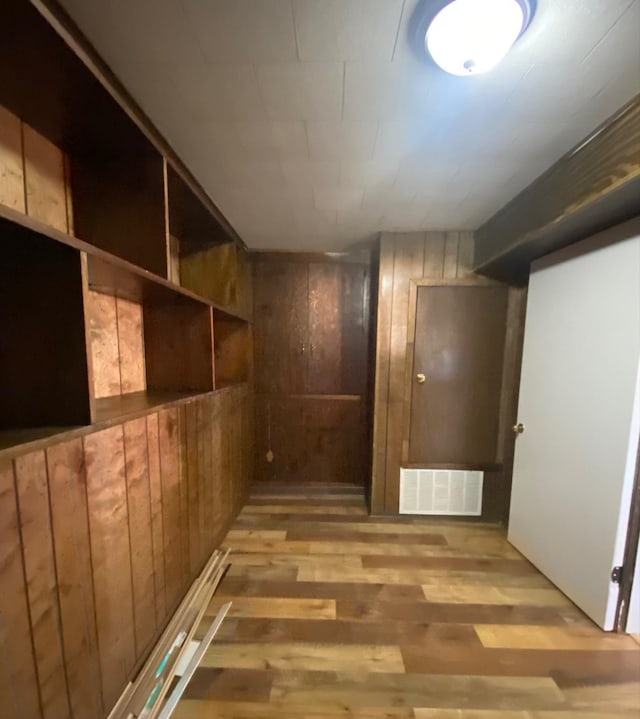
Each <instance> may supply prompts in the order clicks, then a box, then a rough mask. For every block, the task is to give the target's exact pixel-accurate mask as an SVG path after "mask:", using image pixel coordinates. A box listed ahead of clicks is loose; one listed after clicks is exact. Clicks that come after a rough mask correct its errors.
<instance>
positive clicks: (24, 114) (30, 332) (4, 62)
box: [0, 0, 251, 452]
mask: <svg viewBox="0 0 640 719" xmlns="http://www.w3.org/2000/svg"><path fill="white" fill-rule="evenodd" d="M3 23H4V24H5V27H4V30H5V32H4V33H3V35H4V37H5V40H6V41H3V43H2V45H1V46H0V106H1V107H0V244H1V246H2V262H1V263H0V300H1V306H2V308H3V309H2V315H3V317H2V336H1V337H0V405H1V411H0V452H2V451H6V450H8V449H12V448H14V449H15V448H16V447H19V446H21V445H22V444H23V443H25V442H29V441H32V440H33V439H34V438H35V439H41V438H43V437H51V436H53V435H56V434H58V433H63V432H68V431H77V430H78V428H82V427H91V426H94V425H99V424H102V423H106V424H108V423H109V422H114V421H118V420H123V419H126V418H127V417H130V416H132V415H135V414H136V413H141V412H142V413H143V412H145V411H150V410H151V409H153V408H157V407H161V406H162V407H164V406H167V405H170V404H172V403H176V402H181V401H184V400H185V399H188V398H191V397H194V396H197V395H199V394H205V393H210V392H215V391H217V390H219V389H221V388H223V387H228V386H229V385H234V384H239V383H243V382H247V381H248V379H249V376H250V372H249V367H250V337H251V334H250V328H249V325H248V322H247V317H246V316H245V315H244V314H243V313H242V312H241V311H239V310H238V307H237V306H235V305H234V304H233V303H232V302H229V304H228V305H226V306H225V305H224V304H221V303H218V302H215V301H213V300H212V298H211V297H210V296H209V297H206V296H203V294H204V293H203V294H200V293H197V292H194V291H193V290H192V288H191V289H190V288H189V287H182V286H180V284H179V282H180V272H179V265H180V256H181V255H182V254H188V253H191V252H194V251H200V250H202V249H203V248H204V249H206V248H210V247H215V246H219V245H222V244H231V245H233V246H234V248H235V243H236V238H234V237H233V236H232V235H231V234H230V228H229V226H228V225H227V224H225V223H224V222H222V221H221V219H220V215H219V213H216V212H214V211H213V210H212V207H213V206H212V204H211V203H210V201H209V200H208V198H206V196H205V195H204V193H203V191H202V189H201V188H200V187H199V186H198V185H197V184H195V183H194V181H193V178H191V177H190V175H189V173H188V171H186V170H185V168H184V167H183V166H181V164H180V163H179V161H178V160H177V159H176V158H175V157H174V156H172V155H171V154H170V153H169V152H168V151H167V148H166V146H165V145H163V144H162V143H161V142H158V141H156V140H157V136H156V135H155V134H154V133H155V131H154V130H152V129H151V130H150V131H149V132H147V131H145V129H144V126H143V124H141V121H140V118H139V117H138V116H137V115H136V114H135V113H132V111H131V108H130V107H129V106H127V105H125V104H121V98H119V99H118V100H116V99H115V97H114V93H113V88H111V87H109V86H108V84H107V83H106V81H105V78H104V77H102V78H101V79H100V80H98V79H97V77H96V76H95V75H94V73H93V72H92V71H90V70H89V69H88V68H87V67H86V66H85V65H84V64H83V63H82V62H80V60H79V59H78V56H77V55H76V53H74V52H73V51H72V50H71V49H70V48H69V46H68V45H67V44H66V43H65V42H64V41H63V39H62V38H61V37H59V35H58V34H56V33H55V32H54V31H53V30H52V28H51V27H50V25H49V24H48V22H47V21H46V20H45V19H44V18H43V17H42V16H41V14H40V13H39V12H38V10H37V9H36V8H35V7H33V6H32V5H31V4H29V3H27V2H21V1H19V0H9V2H8V3H7V7H6V8H5V7H3ZM17 57H19V58H20V72H19V73H18V72H15V71H14V68H13V66H14V61H15V58H17ZM34 88H37V91H35V90H34ZM125 108H126V109H125ZM187 284H188V283H187Z"/></svg>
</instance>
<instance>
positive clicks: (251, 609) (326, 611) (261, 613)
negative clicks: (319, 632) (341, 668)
mask: <svg viewBox="0 0 640 719" xmlns="http://www.w3.org/2000/svg"><path fill="white" fill-rule="evenodd" d="M222 604H224V600H223V599H222V598H221V597H219V596H217V595H216V597H214V599H213V600H212V602H211V604H210V606H209V607H208V608H207V614H208V615H215V614H217V613H218V611H219V609H220V606H222ZM229 616H232V617H272V618H276V619H277V618H292V619H295V618H296V617H298V618H303V619H335V618H336V602H335V600H334V599H281V598H276V599H271V598H264V597H237V598H236V599H234V601H233V605H232V606H231V609H230V611H229Z"/></svg>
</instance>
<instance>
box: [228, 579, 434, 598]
mask: <svg viewBox="0 0 640 719" xmlns="http://www.w3.org/2000/svg"><path fill="white" fill-rule="evenodd" d="M218 596H223V597H237V596H245V597H283V598H285V597H290V598H292V599H294V598H299V599H305V598H306V599H388V600H409V601H420V599H423V598H424V597H423V592H422V588H421V587H419V586H414V585H411V584H396V585H387V584H365V583H361V584H356V583H351V584H348V583H341V582H296V581H292V582H277V581H272V582H269V581H259V580H252V579H240V578H237V577H229V576H228V575H227V576H226V577H225V578H224V580H223V581H222V584H221V585H220V588H219V589H218Z"/></svg>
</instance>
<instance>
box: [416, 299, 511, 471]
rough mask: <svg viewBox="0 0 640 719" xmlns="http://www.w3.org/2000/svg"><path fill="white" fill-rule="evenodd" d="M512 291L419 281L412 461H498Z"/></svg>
mask: <svg viewBox="0 0 640 719" xmlns="http://www.w3.org/2000/svg"><path fill="white" fill-rule="evenodd" d="M507 292H508V290H507V288H506V287H498V286H465V285H457V286H456V285H448V286H444V285H443V286H438V285H434V286H421V287H418V292H417V306H416V332H415V343H414V357H413V377H412V391H411V424H410V431H409V463H410V464H422V465H430V466H431V465H439V464H450V465H471V466H482V465H485V464H491V463H494V462H495V461H496V454H497V443H498V419H499V405H500V386H501V380H502V362H503V354H504V340H505V325H506V311H507ZM419 375H424V382H423V383H419V381H418V376H419Z"/></svg>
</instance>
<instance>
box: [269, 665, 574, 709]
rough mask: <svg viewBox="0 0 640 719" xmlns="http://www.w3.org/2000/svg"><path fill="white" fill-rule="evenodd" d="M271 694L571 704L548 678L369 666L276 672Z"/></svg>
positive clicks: (326, 701)
mask: <svg viewBox="0 0 640 719" xmlns="http://www.w3.org/2000/svg"><path fill="white" fill-rule="evenodd" d="M271 698H272V700H275V701H280V702H285V703H295V704H316V705H325V706H336V705H337V706H354V707H384V706H389V707H443V708H446V707H465V708H476V709H559V708H563V707H564V706H565V705H566V701H565V699H564V696H563V694H562V692H561V691H560V690H559V689H558V687H557V686H556V684H555V682H553V680H551V679H548V678H539V677H477V676H468V677H467V676H450V675H447V676H445V675H442V676H424V675H415V674H367V673H364V672H351V673H350V672H286V673H284V672H283V673H276V674H275V676H274V678H273V686H272V689H271Z"/></svg>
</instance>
